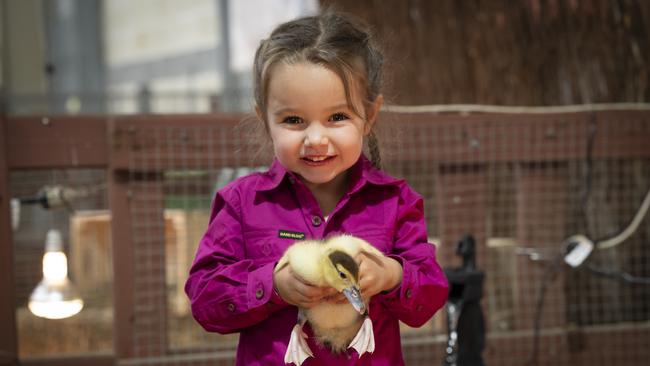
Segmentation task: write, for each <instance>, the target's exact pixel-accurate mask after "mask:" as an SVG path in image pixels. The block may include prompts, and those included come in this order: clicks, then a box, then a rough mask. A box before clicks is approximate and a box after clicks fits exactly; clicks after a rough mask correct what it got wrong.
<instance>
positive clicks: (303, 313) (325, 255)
mask: <svg viewBox="0 0 650 366" xmlns="http://www.w3.org/2000/svg"><path fill="white" fill-rule="evenodd" d="M361 252H364V253H366V254H368V255H370V256H372V257H381V256H383V254H382V253H381V252H380V251H379V250H377V249H376V248H375V247H373V246H372V245H371V244H370V243H368V242H366V241H365V240H362V239H360V238H357V237H354V236H351V235H340V236H335V237H332V238H329V239H327V240H325V241H318V240H306V241H300V242H296V243H295V244H293V245H292V246H290V247H289V248H288V249H287V251H286V252H285V253H284V255H283V256H282V258H280V261H279V262H278V264H277V266H276V268H275V272H277V271H279V270H281V269H282V268H284V267H285V266H287V265H289V266H291V269H292V270H293V271H294V272H295V273H296V274H297V275H298V276H300V277H301V278H302V279H304V280H305V281H307V282H309V283H312V284H313V285H315V286H320V287H325V286H330V287H333V288H334V289H336V290H337V291H339V292H342V293H343V294H344V295H345V296H346V298H347V299H348V300H349V302H350V303H344V304H335V303H331V302H323V303H321V304H318V305H316V306H314V307H312V308H310V309H302V308H301V309H299V312H298V324H296V326H295V327H294V328H293V331H292V332H291V339H290V341H289V345H288V347H287V353H286V354H285V362H286V363H294V364H296V365H301V364H302V363H303V362H304V360H305V359H307V358H308V357H310V356H311V357H313V353H312V352H311V350H310V349H309V346H308V345H307V342H306V340H305V338H306V336H305V334H304V333H303V331H302V326H303V325H304V323H305V322H306V321H308V322H309V324H310V325H311V328H312V330H313V331H314V335H315V337H316V339H317V340H318V341H319V342H320V343H321V344H323V345H325V346H326V347H328V348H329V349H331V350H332V352H333V353H342V352H344V351H346V350H347V349H348V348H354V349H355V350H356V351H357V353H358V354H359V357H361V355H363V353H365V352H370V353H372V352H373V351H374V349H375V340H374V334H373V330H372V322H371V321H370V318H369V317H368V311H367V308H368V305H367V303H366V302H364V301H363V299H362V298H361V294H360V291H359V267H358V265H357V263H356V261H355V260H354V258H355V257H356V255H357V254H359V253H361Z"/></svg>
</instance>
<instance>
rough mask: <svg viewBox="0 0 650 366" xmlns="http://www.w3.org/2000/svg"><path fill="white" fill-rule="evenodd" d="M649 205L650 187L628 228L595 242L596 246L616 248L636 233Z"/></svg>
mask: <svg viewBox="0 0 650 366" xmlns="http://www.w3.org/2000/svg"><path fill="white" fill-rule="evenodd" d="M648 207H650V189H648V192H647V193H646V194H645V199H644V200H643V202H642V203H641V206H640V207H639V210H638V211H637V212H636V215H635V216H634V218H633V219H632V222H630V224H629V225H628V226H627V228H625V230H623V231H622V232H620V233H619V234H616V235H614V236H613V237H612V238H609V239H605V240H597V241H596V242H595V243H594V245H595V246H596V248H597V249H610V248H614V247H615V246H617V245H619V244H621V243H622V242H624V241H625V240H627V239H628V238H629V237H630V236H631V235H632V234H634V232H635V231H636V229H637V228H638V227H639V224H641V221H642V220H643V217H644V216H645V214H646V213H647V212H648Z"/></svg>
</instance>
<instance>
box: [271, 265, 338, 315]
mask: <svg viewBox="0 0 650 366" xmlns="http://www.w3.org/2000/svg"><path fill="white" fill-rule="evenodd" d="M273 287H274V288H275V289H276V290H277V291H278V294H279V295H280V297H281V298H282V299H283V300H284V301H285V302H287V303H288V304H291V305H296V306H298V307H301V308H305V309H309V308H312V307H314V306H316V305H317V304H319V303H320V302H322V301H323V299H325V301H329V298H330V297H332V296H335V295H336V294H337V292H336V290H334V289H333V288H331V287H318V286H314V285H312V284H311V283H309V282H307V281H305V280H303V279H302V278H300V277H299V276H298V275H297V274H295V273H294V272H293V271H292V270H291V267H290V266H286V267H284V268H282V269H281V270H279V271H278V272H276V273H274V274H273ZM341 296H343V295H341Z"/></svg>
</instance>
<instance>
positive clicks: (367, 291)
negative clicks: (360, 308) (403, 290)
mask: <svg viewBox="0 0 650 366" xmlns="http://www.w3.org/2000/svg"><path fill="white" fill-rule="evenodd" d="M355 259H356V261H357V263H359V277H360V278H359V287H360V288H361V296H362V297H363V298H364V299H369V298H371V297H373V296H375V295H376V294H378V293H380V292H382V291H389V290H392V289H394V288H395V287H397V286H399V285H400V284H401V283H402V274H403V272H402V265H401V264H400V263H399V262H398V261H396V260H395V259H393V258H390V257H384V256H381V257H378V256H375V255H371V254H367V253H365V252H361V253H359V254H358V255H357V256H356V258H355Z"/></svg>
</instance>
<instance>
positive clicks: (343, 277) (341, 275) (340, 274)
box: [339, 272, 347, 279]
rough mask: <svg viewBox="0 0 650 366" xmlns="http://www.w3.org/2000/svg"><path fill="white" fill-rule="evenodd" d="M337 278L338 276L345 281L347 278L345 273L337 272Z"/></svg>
mask: <svg viewBox="0 0 650 366" xmlns="http://www.w3.org/2000/svg"><path fill="white" fill-rule="evenodd" d="M339 276H340V277H341V278H342V279H346V278H347V276H346V275H345V273H343V272H339Z"/></svg>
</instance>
